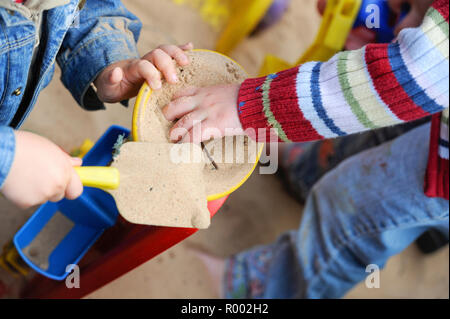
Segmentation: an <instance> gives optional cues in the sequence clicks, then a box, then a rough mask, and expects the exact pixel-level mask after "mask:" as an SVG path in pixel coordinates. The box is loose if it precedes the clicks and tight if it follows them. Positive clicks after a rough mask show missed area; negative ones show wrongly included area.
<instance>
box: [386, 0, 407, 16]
mask: <svg viewBox="0 0 450 319" xmlns="http://www.w3.org/2000/svg"><path fill="white" fill-rule="evenodd" d="M405 2H407V1H405V0H389V1H388V3H389V7H390V8H391V10H392V11H394V12H395V13H400V11H401V8H402V4H403V3H405Z"/></svg>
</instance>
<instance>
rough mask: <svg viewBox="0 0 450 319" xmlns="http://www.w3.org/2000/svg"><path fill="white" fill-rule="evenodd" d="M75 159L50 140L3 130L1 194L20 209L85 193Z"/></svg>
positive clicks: (0, 133) (0, 136)
mask: <svg viewBox="0 0 450 319" xmlns="http://www.w3.org/2000/svg"><path fill="white" fill-rule="evenodd" d="M79 165H81V159H79V158H72V157H70V156H69V155H68V154H66V153H65V152H64V151H63V150H62V149H61V148H59V147H58V146H57V145H55V144H53V143H52V142H50V141H49V140H47V139H45V138H43V137H41V136H38V135H35V134H32V133H29V132H22V131H14V130H13V129H11V128H9V127H6V126H0V191H1V193H2V194H3V195H4V196H5V197H6V198H7V199H9V200H10V201H12V202H13V203H15V204H16V205H17V206H19V207H23V208H27V207H31V206H34V205H37V204H41V203H44V202H46V201H49V200H50V201H53V202H57V201H60V200H61V199H63V198H64V197H66V198H68V199H75V198H77V197H78V196H80V195H81V193H82V192H83V185H82V184H81V181H80V178H79V177H78V175H77V174H76V172H75V170H74V169H73V167H74V166H79Z"/></svg>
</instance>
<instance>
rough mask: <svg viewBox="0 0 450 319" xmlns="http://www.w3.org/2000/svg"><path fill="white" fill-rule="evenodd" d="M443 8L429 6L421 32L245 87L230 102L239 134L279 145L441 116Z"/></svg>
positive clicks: (445, 48) (445, 72)
mask: <svg viewBox="0 0 450 319" xmlns="http://www.w3.org/2000/svg"><path fill="white" fill-rule="evenodd" d="M448 2H449V1H448V0H436V1H435V2H434V4H433V7H432V8H430V9H429V11H428V12H427V15H426V17H425V19H424V22H423V23H422V25H421V26H420V27H418V28H411V29H404V30H402V32H401V33H400V34H399V36H398V38H397V40H396V41H395V42H393V43H390V44H370V45H367V46H366V47H363V48H362V49H360V50H356V51H347V52H341V53H338V54H337V55H335V56H334V57H333V58H332V59H331V60H329V61H327V62H324V63H322V62H310V63H305V64H303V65H301V66H299V67H296V68H293V69H290V70H286V71H283V72H280V73H277V74H271V75H268V76H267V77H262V78H257V79H248V80H246V81H245V82H244V83H243V84H242V86H241V89H240V92H239V101H238V103H239V104H238V108H239V117H240V120H241V123H242V125H243V127H244V129H246V130H247V132H252V131H253V132H254V133H250V134H249V135H251V136H252V135H253V136H254V134H255V135H256V138H257V139H258V140H261V141H262V140H268V138H269V136H270V132H269V131H270V129H273V130H271V131H272V132H275V133H276V136H277V137H278V139H279V140H280V141H285V142H303V141H311V140H318V139H324V138H334V137H339V136H343V135H348V134H352V133H357V132H363V131H366V130H370V129H375V128H379V127H384V126H390V125H394V124H398V123H403V122H408V121H413V120H416V119H419V118H422V117H426V116H429V115H431V114H435V113H439V112H442V111H443V110H444V109H448V107H449V92H448V91H449V41H448V31H449V27H448V16H449V13H448V9H449V6H448ZM251 129H253V130H251ZM262 129H265V130H262ZM272 135H274V134H272Z"/></svg>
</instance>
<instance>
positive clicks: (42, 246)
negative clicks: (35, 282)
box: [22, 212, 75, 270]
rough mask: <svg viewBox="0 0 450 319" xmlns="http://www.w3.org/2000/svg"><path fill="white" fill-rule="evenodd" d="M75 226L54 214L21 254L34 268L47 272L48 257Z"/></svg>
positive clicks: (59, 215)
mask: <svg viewBox="0 0 450 319" xmlns="http://www.w3.org/2000/svg"><path fill="white" fill-rule="evenodd" d="M73 226H75V224H74V223H73V221H71V220H70V219H69V218H67V217H66V216H65V215H63V214H62V213H60V212H56V213H55V215H53V217H52V218H51V219H50V220H49V222H48V223H47V224H46V225H45V226H44V227H43V228H42V230H41V231H40V232H39V234H38V235H37V236H36V237H35V238H34V239H33V241H32V242H31V243H30V244H29V245H28V246H27V247H25V248H24V249H23V250H22V252H23V253H24V254H25V256H27V257H28V258H29V259H30V260H31V261H32V262H33V263H34V264H35V265H36V266H38V267H39V268H41V269H43V270H47V269H48V267H49V266H50V263H49V257H50V255H51V254H52V252H53V251H54V250H55V248H56V247H57V246H58V245H59V243H60V242H61V241H62V240H63V239H64V238H65V237H66V236H67V234H68V233H69V232H70V231H71V230H72V228H73Z"/></svg>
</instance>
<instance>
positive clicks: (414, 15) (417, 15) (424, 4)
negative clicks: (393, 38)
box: [388, 0, 434, 35]
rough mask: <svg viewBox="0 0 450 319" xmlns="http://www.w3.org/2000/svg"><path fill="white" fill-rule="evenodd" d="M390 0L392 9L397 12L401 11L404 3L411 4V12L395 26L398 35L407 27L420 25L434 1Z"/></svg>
mask: <svg viewBox="0 0 450 319" xmlns="http://www.w3.org/2000/svg"><path fill="white" fill-rule="evenodd" d="M388 1H389V6H390V7H391V9H392V11H394V12H395V13H397V14H400V13H401V10H402V5H403V4H404V3H409V4H410V6H411V10H410V11H409V13H408V14H407V15H406V17H405V18H404V19H403V20H402V21H401V22H400V23H399V24H398V26H397V27H396V28H395V34H396V35H397V34H398V33H399V32H400V31H401V30H403V29H405V28H416V27H418V26H419V25H420V24H421V23H422V21H423V18H424V17H425V14H426V13H427V10H428V8H429V7H430V6H431V5H432V4H433V2H434V0H388Z"/></svg>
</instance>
